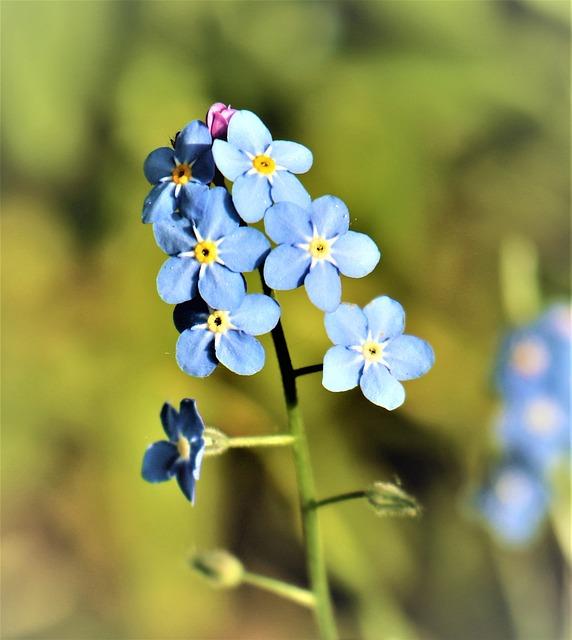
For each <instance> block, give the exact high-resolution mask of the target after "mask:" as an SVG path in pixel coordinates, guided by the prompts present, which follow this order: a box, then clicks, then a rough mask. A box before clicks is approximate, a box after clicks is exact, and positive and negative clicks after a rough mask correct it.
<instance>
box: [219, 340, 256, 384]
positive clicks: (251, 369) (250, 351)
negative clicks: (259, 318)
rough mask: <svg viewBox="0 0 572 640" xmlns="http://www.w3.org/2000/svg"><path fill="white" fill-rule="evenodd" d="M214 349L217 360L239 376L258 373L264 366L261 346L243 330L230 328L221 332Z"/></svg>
mask: <svg viewBox="0 0 572 640" xmlns="http://www.w3.org/2000/svg"><path fill="white" fill-rule="evenodd" d="M215 349H216V357H217V358H218V360H219V362H221V363H222V364H224V366H225V367H227V368H228V369H230V370H231V371H233V372H234V373H238V374H239V375H241V376H251V375H253V374H255V373H258V372H259V371H260V370H261V369H262V367H263V366H264V348H263V346H262V345H261V344H260V342H258V340H257V339H256V338H253V337H252V336H250V335H248V334H247V333H244V332H243V331H235V330H232V329H231V330H230V331H227V332H226V333H225V334H222V335H221V337H220V341H219V343H218V345H216V347H215Z"/></svg>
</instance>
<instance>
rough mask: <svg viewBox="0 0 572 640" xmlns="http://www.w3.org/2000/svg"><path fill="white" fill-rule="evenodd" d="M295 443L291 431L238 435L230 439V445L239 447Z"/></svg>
mask: <svg viewBox="0 0 572 640" xmlns="http://www.w3.org/2000/svg"><path fill="white" fill-rule="evenodd" d="M290 444H294V436H292V435H290V434H289V433H285V434H276V435H270V436H237V437H235V438H229V439H228V446H229V447H231V448H232V449H235V448H238V447H283V446H286V445H290Z"/></svg>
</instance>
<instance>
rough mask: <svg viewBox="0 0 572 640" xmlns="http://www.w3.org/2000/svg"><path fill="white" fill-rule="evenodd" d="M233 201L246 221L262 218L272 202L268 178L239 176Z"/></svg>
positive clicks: (255, 220)
mask: <svg viewBox="0 0 572 640" xmlns="http://www.w3.org/2000/svg"><path fill="white" fill-rule="evenodd" d="M233 120H234V117H233ZM231 122H232V120H231ZM232 201H233V202H234V206H235V207H236V210H237V211H238V213H239V214H240V217H241V218H242V219H243V220H244V221H245V222H258V221H259V220H262V218H263V217H264V213H265V211H266V209H268V207H269V206H270V205H271V204H272V200H271V199H270V184H269V182H268V178H265V177H264V176H261V175H259V174H253V175H251V176H248V175H243V176H238V178H237V179H236V182H235V183H234V184H233V185H232Z"/></svg>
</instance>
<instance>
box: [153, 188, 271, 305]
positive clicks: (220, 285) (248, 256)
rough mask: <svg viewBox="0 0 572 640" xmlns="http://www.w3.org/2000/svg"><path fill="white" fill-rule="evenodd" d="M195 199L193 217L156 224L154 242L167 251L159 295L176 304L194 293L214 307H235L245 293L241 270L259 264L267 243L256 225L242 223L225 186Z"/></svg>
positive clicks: (173, 218)
mask: <svg viewBox="0 0 572 640" xmlns="http://www.w3.org/2000/svg"><path fill="white" fill-rule="evenodd" d="M197 202H198V204H197V203H195V205H194V206H193V207H192V209H191V210H192V214H193V216H194V218H195V219H194V220H191V219H189V218H188V217H182V216H173V217H172V218H171V219H170V220H168V221H167V220H165V221H161V222H157V223H156V224H155V225H154V233H155V239H156V241H157V244H158V245H159V246H160V247H161V249H163V251H165V253H167V254H169V255H170V256H171V257H170V258H169V259H168V260H167V261H166V262H165V263H164V264H163V266H162V267H161V270H160V271H159V275H158V276H157V289H158V291H159V295H160V296H161V298H162V299H163V300H164V301H165V302H168V303H170V304H177V303H179V302H185V301H186V300H190V299H192V298H194V297H195V296H196V295H197V292H198V293H200V295H201V296H202V298H204V300H205V301H206V302H207V303H208V304H209V305H211V306H212V307H215V308H218V309H227V308H235V307H236V306H238V304H239V303H240V302H241V300H242V299H243V298H244V295H245V293H246V286H245V282H244V278H243V276H242V275H241V273H242V272H245V271H252V270H253V269H256V267H258V265H259V264H261V262H262V260H263V259H264V256H265V255H266V254H267V252H268V251H269V249H270V243H269V242H268V239H267V238H266V237H265V236H264V234H263V233H262V232H260V231H258V230H257V229H253V228H250V227H241V226H240V220H239V218H238V216H237V214H236V212H235V210H234V207H233V205H232V201H231V198H230V196H229V194H228V192H227V191H226V189H224V188H223V187H214V188H213V189H210V190H209V191H207V192H206V193H205V194H203V195H202V196H201V197H200V198H199V199H198V201H197ZM186 210H187V209H186V208H184V211H186Z"/></svg>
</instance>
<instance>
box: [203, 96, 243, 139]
mask: <svg viewBox="0 0 572 640" xmlns="http://www.w3.org/2000/svg"><path fill="white" fill-rule="evenodd" d="M235 113H236V109H232V108H231V106H230V105H228V106H227V105H226V104H224V103H222V102H215V103H214V104H213V105H212V106H211V108H210V109H209V110H208V113H207V127H208V128H209V131H210V132H211V136H212V137H213V138H222V139H223V140H226V132H227V130H228V123H229V122H230V119H231V118H232V116H233V115H234V114H235Z"/></svg>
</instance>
